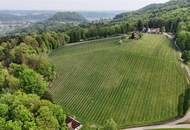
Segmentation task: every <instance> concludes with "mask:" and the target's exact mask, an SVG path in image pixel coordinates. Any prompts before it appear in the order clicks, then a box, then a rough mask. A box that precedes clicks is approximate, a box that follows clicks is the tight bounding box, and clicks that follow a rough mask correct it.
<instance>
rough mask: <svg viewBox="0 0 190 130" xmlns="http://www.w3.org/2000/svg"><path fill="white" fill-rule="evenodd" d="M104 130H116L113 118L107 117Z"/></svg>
mask: <svg viewBox="0 0 190 130" xmlns="http://www.w3.org/2000/svg"><path fill="white" fill-rule="evenodd" d="M104 130H118V127H117V123H116V122H115V121H114V120H113V119H108V120H107V121H106V123H105V126H104Z"/></svg>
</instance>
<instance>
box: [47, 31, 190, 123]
mask: <svg viewBox="0 0 190 130" xmlns="http://www.w3.org/2000/svg"><path fill="white" fill-rule="evenodd" d="M118 41H119V39H118V38H115V39H114V38H113V39H111V40H102V41H99V42H88V43H85V44H80V45H76V46H68V47H64V48H60V49H57V50H55V51H54V52H53V53H52V54H51V55H50V58H51V60H52V61H53V62H54V63H55V64H56V67H57V78H56V80H55V81H54V82H53V84H52V86H51V88H50V90H49V91H50V92H51V93H52V95H53V98H54V99H55V101H56V102H57V103H59V104H61V105H62V106H63V107H64V108H65V110H66V111H67V112H69V113H70V114H71V115H75V116H76V117H77V118H78V119H79V120H80V121H81V122H82V123H83V124H92V125H93V126H94V125H102V124H103V123H104V122H105V120H107V119H109V118H113V119H114V120H115V121H116V122H117V123H118V125H119V126H120V127H126V126H131V125H142V124H150V123H155V122H160V121H165V120H169V119H172V118H174V117H176V116H178V113H179V106H178V105H179V96H180V95H181V94H183V93H184V91H185V89H186V88H187V83H186V78H185V76H184V73H183V72H182V70H181V67H180V63H179V61H178V60H177V58H176V57H177V52H176V51H175V50H174V49H173V48H172V44H171V43H170V41H169V40H168V39H167V38H165V37H164V36H162V35H144V36H143V38H142V39H141V40H134V41H130V40H125V41H124V42H123V43H122V44H119V42H118Z"/></svg>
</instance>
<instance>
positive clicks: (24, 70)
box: [10, 64, 47, 96]
mask: <svg viewBox="0 0 190 130" xmlns="http://www.w3.org/2000/svg"><path fill="white" fill-rule="evenodd" d="M10 70H11V72H12V73H13V75H14V76H15V77H17V78H18V79H19V80H20V85H21V88H22V89H23V90H24V91H25V92H26V93H35V94H37V95H40V96H41V95H43V94H44V92H45V91H46V89H47V82H46V81H44V79H43V77H42V76H41V75H40V74H38V73H36V72H35V71H34V70H32V69H29V68H28V67H27V66H25V65H17V64H11V66H10Z"/></svg>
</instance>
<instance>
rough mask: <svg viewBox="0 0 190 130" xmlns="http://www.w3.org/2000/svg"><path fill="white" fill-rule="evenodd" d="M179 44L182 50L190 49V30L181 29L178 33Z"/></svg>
mask: <svg viewBox="0 0 190 130" xmlns="http://www.w3.org/2000/svg"><path fill="white" fill-rule="evenodd" d="M177 45H178V46H179V47H180V48H181V49H182V50H190V32H188V31H180V32H178V34H177Z"/></svg>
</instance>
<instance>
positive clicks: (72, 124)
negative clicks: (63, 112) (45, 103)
mask: <svg viewBox="0 0 190 130" xmlns="http://www.w3.org/2000/svg"><path fill="white" fill-rule="evenodd" d="M66 124H67V127H68V128H69V130H80V129H81V127H82V125H81V124H80V122H79V121H77V120H75V119H74V118H72V117H70V116H67V118H66Z"/></svg>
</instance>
